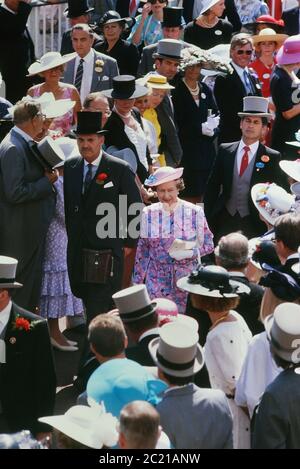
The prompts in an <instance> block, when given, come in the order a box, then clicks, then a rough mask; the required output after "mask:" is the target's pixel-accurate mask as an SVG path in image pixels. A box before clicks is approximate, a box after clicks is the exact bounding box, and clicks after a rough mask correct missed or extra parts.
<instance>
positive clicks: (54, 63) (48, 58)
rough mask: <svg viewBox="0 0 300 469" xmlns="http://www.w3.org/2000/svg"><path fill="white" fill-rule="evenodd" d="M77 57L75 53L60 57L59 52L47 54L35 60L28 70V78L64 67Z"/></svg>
mask: <svg viewBox="0 0 300 469" xmlns="http://www.w3.org/2000/svg"><path fill="white" fill-rule="evenodd" d="M75 57H77V53H76V52H72V53H71V54H66V55H61V54H60V53H59V52H47V53H46V54H44V55H43V56H42V57H41V58H40V60H37V61H36V62H34V63H33V64H32V65H30V67H29V69H28V75H27V76H28V77H31V76H33V75H37V74H38V73H42V72H45V71H46V70H51V68H55V67H59V66H60V65H64V64H66V63H68V62H70V61H71V60H73V59H75Z"/></svg>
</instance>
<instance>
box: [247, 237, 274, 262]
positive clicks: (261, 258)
mask: <svg viewBox="0 0 300 469" xmlns="http://www.w3.org/2000/svg"><path fill="white" fill-rule="evenodd" d="M251 260H252V261H254V262H257V263H258V264H259V265H260V267H261V268H263V267H262V266H263V264H267V265H269V266H271V268H272V269H273V268H275V269H279V267H280V266H281V262H280V259H279V257H278V255H277V252H276V249H275V245H274V243H273V242H272V241H271V240H268V239H261V240H260V241H259V242H258V244H257V245H256V249H255V251H254V253H253V254H252V257H251Z"/></svg>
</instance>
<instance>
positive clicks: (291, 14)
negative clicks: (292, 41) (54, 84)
mask: <svg viewBox="0 0 300 469" xmlns="http://www.w3.org/2000/svg"><path fill="white" fill-rule="evenodd" d="M282 19H283V21H284V32H285V33H286V34H288V35H289V36H294V35H295V34H299V7H296V8H291V9H290V10H286V11H284V12H283V13H282Z"/></svg>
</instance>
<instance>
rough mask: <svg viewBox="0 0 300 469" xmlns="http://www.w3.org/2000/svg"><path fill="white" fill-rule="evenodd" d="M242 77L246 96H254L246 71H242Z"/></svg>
mask: <svg viewBox="0 0 300 469" xmlns="http://www.w3.org/2000/svg"><path fill="white" fill-rule="evenodd" d="M243 76H244V82H245V86H246V91H247V94H255V91H254V90H253V86H252V82H251V78H250V75H249V73H248V72H247V71H246V70H244V71H243Z"/></svg>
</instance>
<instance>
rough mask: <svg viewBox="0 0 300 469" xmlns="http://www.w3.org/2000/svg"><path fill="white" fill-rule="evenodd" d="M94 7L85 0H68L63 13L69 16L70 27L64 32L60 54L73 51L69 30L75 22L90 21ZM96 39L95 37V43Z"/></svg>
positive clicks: (86, 22) (85, 22) (84, 22)
mask: <svg viewBox="0 0 300 469" xmlns="http://www.w3.org/2000/svg"><path fill="white" fill-rule="evenodd" d="M93 11H94V8H89V6H88V2H87V0H68V6H67V8H66V9H65V15H66V16H67V18H69V22H70V26H71V28H70V29H68V30H67V31H65V32H64V34H63V37H62V40H61V47H60V53H61V55H65V54H70V53H71V52H74V48H73V45H72V39H71V31H72V28H73V26H75V25H76V24H89V23H90V21H91V15H90V14H91V13H92V12H93ZM97 42H98V39H97V38H95V43H97Z"/></svg>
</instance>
